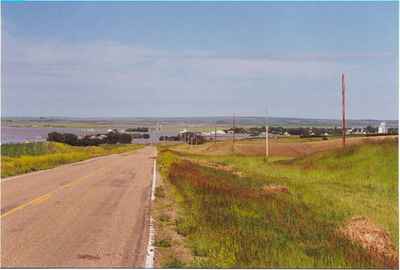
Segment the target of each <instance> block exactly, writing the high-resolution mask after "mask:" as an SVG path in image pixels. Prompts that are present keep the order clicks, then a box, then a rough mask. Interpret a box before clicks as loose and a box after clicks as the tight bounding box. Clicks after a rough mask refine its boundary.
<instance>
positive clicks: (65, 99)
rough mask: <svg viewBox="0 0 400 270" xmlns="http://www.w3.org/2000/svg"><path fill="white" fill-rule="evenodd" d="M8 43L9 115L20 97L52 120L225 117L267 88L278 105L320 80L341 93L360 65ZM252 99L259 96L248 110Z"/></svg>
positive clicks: (97, 44) (313, 58) (260, 104)
mask: <svg viewBox="0 0 400 270" xmlns="http://www.w3.org/2000/svg"><path fill="white" fill-rule="evenodd" d="M3 41H4V42H3V55H2V56H3V60H2V61H3V63H4V66H3V67H4V70H3V74H2V75H3V76H2V77H3V80H4V82H3V85H4V89H5V93H4V95H3V97H4V99H5V100H4V102H5V103H6V112H8V113H9V114H16V113H18V110H21V108H19V104H20V103H19V102H17V101H16V99H18V98H19V99H22V100H26V103H27V105H26V107H25V108H24V109H26V113H28V112H29V111H32V113H36V114H52V115H58V114H60V113H62V114H66V115H91V111H94V110H92V109H90V108H88V107H93V106H100V107H103V108H104V114H105V115H108V114H112V113H113V112H115V113H116V114H117V115H138V114H140V115H143V114H144V115H153V114H152V113H151V112H147V111H146V112H144V110H146V108H149V107H152V110H154V111H156V113H155V115H157V114H158V115H159V114H163V113H168V112H169V111H171V110H175V111H174V112H173V114H175V115H177V114H180V110H184V109H187V108H191V110H192V112H193V114H204V115H205V114H207V112H204V113H202V110H203V109H204V108H205V106H206V107H207V106H208V107H210V106H211V107H212V108H211V109H212V110H216V111H215V113H219V114H221V113H222V114H224V113H227V112H230V111H231V110H232V108H229V107H230V106H231V105H232V104H236V106H242V108H243V110H252V109H254V110H255V111H263V110H264V109H263V108H264V103H265V97H267V96H271V94H268V93H267V94H266V93H265V91H264V90H263V89H273V91H275V92H276V93H273V94H272V96H276V100H279V101H280V100H282V99H284V98H285V96H279V95H280V93H279V92H281V95H286V98H291V97H295V96H296V92H297V91H299V90H300V91H301V92H302V94H301V95H302V96H304V95H307V93H308V92H309V91H317V90H319V88H320V86H321V85H322V82H324V83H326V84H327V85H329V84H330V86H328V87H327V88H332V87H333V88H336V87H337V85H335V84H336V79H337V76H338V74H339V73H340V72H341V71H348V72H351V71H352V70H357V69H359V68H360V66H359V64H358V63H355V62H354V63H351V64H349V63H346V64H345V63H342V62H340V61H334V57H333V56H326V57H325V56H323V55H308V56H307V55H303V56H300V55H296V56H270V57H265V56H260V57H256V56H254V55H252V56H247V57H244V56H240V55H237V56H235V55H231V56H229V55H221V54H218V53H215V52H208V51H190V50H187V51H183V52H177V51H166V50H161V49H149V48H146V47H143V46H136V45H131V44H121V43H116V42H103V41H93V42H89V43H84V44H83V43H82V44H64V43H56V42H52V41H32V40H20V39H15V38H13V37H12V36H10V35H6V36H5V37H4V39H3ZM361 56H362V54H360V57H361ZM341 57H343V56H337V58H338V59H339V60H340V58H341ZM349 57H350V56H348V58H349ZM357 57H358V56H357V55H355V58H357ZM367 57H376V56H375V55H372V56H367ZM350 58H351V57H350ZM332 84H334V85H332ZM254 95H260V97H261V99H260V100H255V101H254V102H253V104H252V105H249V104H248V103H249V99H250V97H251V98H254V97H252V96H254ZM287 95H290V96H289V97H288V96H287ZM262 97H264V98H262ZM43 102H47V103H46V104H42V103H43ZM241 102H242V103H243V104H241ZM246 102H247V103H246ZM250 103H251V102H250ZM41 104H42V107H41ZM210 104H212V105H210ZM287 104H289V105H288V106H293V105H291V103H290V102H288V103H287ZM282 106H285V105H282ZM254 107H256V108H254ZM107 108H108V109H107ZM109 108H112V109H109ZM248 108H250V109H248ZM289 108H290V107H289ZM282 109H284V108H282ZM97 111H99V110H98V109H97ZM100 111H101V110H100ZM289 111H290V110H289ZM142 112H143V114H141V113H142Z"/></svg>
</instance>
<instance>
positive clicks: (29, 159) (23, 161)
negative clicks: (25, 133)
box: [1, 142, 143, 177]
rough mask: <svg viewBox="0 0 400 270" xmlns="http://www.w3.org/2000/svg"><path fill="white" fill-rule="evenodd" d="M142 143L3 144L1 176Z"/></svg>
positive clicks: (42, 168) (121, 149) (111, 152)
mask: <svg viewBox="0 0 400 270" xmlns="http://www.w3.org/2000/svg"><path fill="white" fill-rule="evenodd" d="M142 147H143V145H139V144H126V145H124V144H117V145H100V146H90V147H79V146H70V145H66V144H62V143H55V142H37V143H19V144H3V145H1V177H8V176H14V175H19V174H23V173H28V172H32V171H38V170H44V169H50V168H54V167H56V166H58V165H62V164H67V163H72V162H77V161H81V160H85V159H89V158H93V157H98V156H104V155H110V154H118V153H123V152H127V151H134V150H136V149H139V148H142Z"/></svg>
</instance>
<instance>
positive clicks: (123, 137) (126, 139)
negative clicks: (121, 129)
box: [118, 133, 132, 144]
mask: <svg viewBox="0 0 400 270" xmlns="http://www.w3.org/2000/svg"><path fill="white" fill-rule="evenodd" d="M118 142H119V143H124V144H126V143H131V142H132V136H131V135H129V134H126V133H121V134H119V138H118Z"/></svg>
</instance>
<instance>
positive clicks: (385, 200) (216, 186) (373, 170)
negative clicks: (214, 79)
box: [154, 137, 399, 268]
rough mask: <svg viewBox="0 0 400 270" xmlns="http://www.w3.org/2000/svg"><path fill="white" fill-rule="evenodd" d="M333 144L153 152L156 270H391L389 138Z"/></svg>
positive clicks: (393, 161)
mask: <svg viewBox="0 0 400 270" xmlns="http://www.w3.org/2000/svg"><path fill="white" fill-rule="evenodd" d="M340 142H341V141H340V140H331V141H329V140H328V141H320V142H272V147H271V148H272V157H270V158H269V159H268V160H267V161H265V160H264V158H263V157H262V156H261V155H262V153H263V144H262V142H261V141H257V140H253V141H241V142H238V143H237V145H236V146H237V148H236V151H237V152H236V154H232V152H230V151H231V150H230V145H229V143H228V142H224V143H217V144H215V145H214V144H206V145H200V146H185V145H175V146H162V147H160V154H159V158H158V160H159V169H160V172H161V174H162V178H163V179H162V184H161V186H160V187H158V191H159V192H158V196H157V200H156V207H155V209H154V215H155V217H156V220H157V230H158V232H157V233H156V237H157V239H156V240H157V241H156V245H158V251H157V252H158V254H157V256H156V258H157V260H156V261H157V263H158V265H159V266H161V267H182V266H186V267H211V268H212V267H228V268H236V267H240V268H248V267H249V268H252V267H260V268H265V267H267V268H271V267H273V268H276V267H279V268H298V267H301V268H313V267H317V268H343V267H344V268H348V267H352V268H370V267H389V268H396V267H397V265H398V256H397V254H398V247H397V245H396V243H398V239H399V238H398V237H399V236H398V206H397V202H398V194H397V190H398V182H397V179H398V170H397V164H398V141H397V138H394V137H390V138H388V137H387V138H385V139H383V138H372V139H371V138H369V139H367V140H365V139H360V138H357V139H355V138H354V139H350V140H349V141H348V142H349V143H348V146H347V147H346V149H341V147H340ZM278 145H279V147H281V148H278ZM274 146H275V148H274ZM285 147H286V148H285ZM274 149H275V152H274ZM277 149H279V151H278V150H277ZM281 149H283V150H281ZM287 149H290V151H289V150H287ZM293 149H295V150H297V151H294V150H293ZM365 232H369V233H370V235H372V238H371V237H369V238H368V236H367V234H368V233H365Z"/></svg>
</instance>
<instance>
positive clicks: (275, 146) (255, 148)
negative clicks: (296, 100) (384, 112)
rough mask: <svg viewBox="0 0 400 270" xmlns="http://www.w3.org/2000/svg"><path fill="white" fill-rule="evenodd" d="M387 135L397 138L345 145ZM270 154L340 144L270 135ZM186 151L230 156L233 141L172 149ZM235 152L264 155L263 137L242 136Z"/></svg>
mask: <svg viewBox="0 0 400 270" xmlns="http://www.w3.org/2000/svg"><path fill="white" fill-rule="evenodd" d="M388 138H391V139H393V138H397V136H376V137H350V138H347V140H346V142H347V145H357V144H360V143H365V142H374V141H378V142H379V141H382V140H385V139H388ZM269 142H270V155H271V156H274V157H276V156H281V157H301V156H305V155H309V154H312V153H316V152H321V151H327V150H333V149H337V148H340V147H341V146H342V141H341V139H340V138H329V139H328V140H322V139H321V138H300V137H296V136H293V137H280V138H270V140H269ZM171 149H172V150H175V151H179V152H182V153H187V154H200V155H202V154H207V155H213V156H214V155H231V154H232V153H233V152H232V141H231V140H225V141H217V142H216V143H214V142H209V143H205V144H202V145H198V146H192V145H188V144H179V145H176V146H174V147H173V148H171ZM234 152H235V154H236V155H245V156H263V155H265V139H244V140H236V142H235V150H234Z"/></svg>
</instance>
